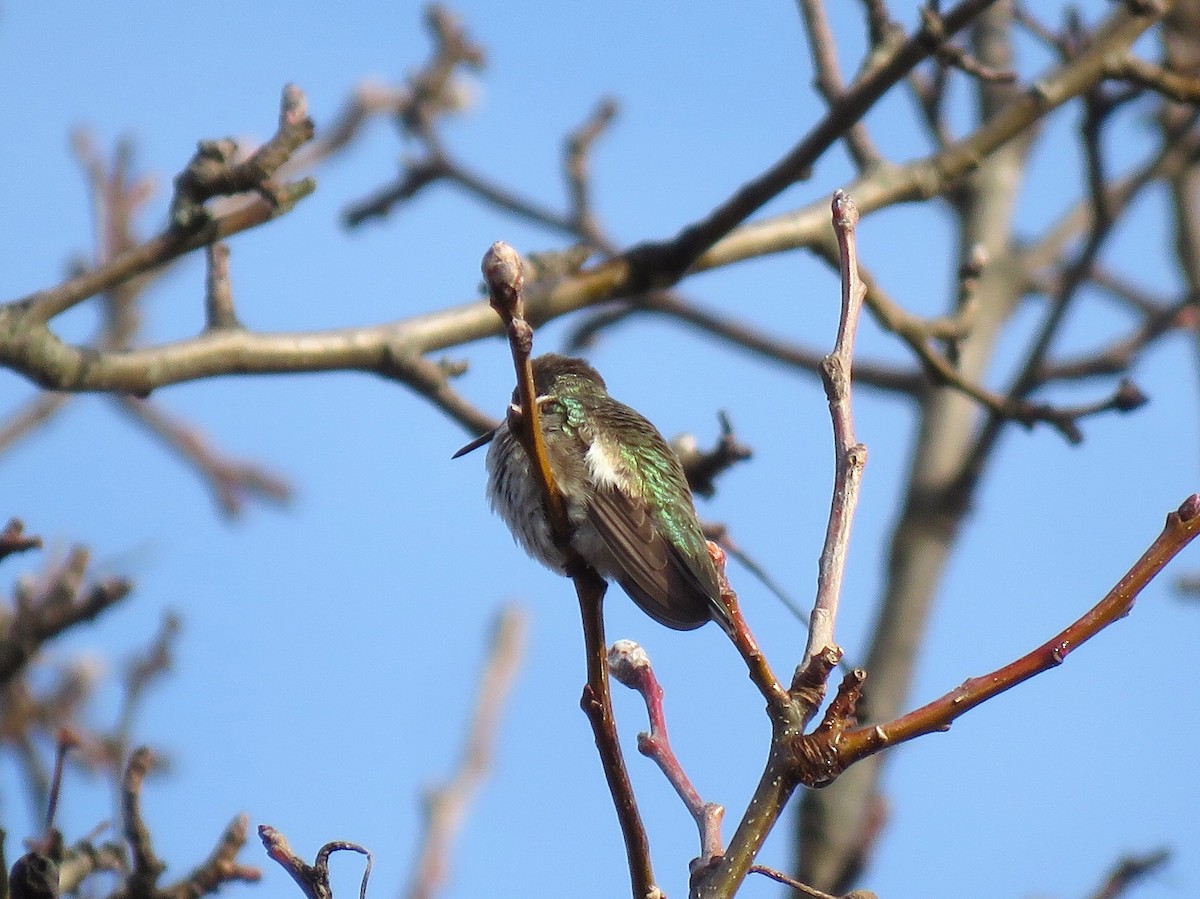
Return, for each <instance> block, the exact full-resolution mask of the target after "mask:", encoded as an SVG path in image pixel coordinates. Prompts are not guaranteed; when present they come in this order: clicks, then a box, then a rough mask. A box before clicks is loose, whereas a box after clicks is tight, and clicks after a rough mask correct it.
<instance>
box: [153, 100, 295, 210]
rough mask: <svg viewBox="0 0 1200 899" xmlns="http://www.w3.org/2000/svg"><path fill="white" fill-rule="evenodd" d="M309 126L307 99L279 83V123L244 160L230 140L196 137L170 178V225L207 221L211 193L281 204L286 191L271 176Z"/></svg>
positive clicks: (281, 164) (285, 200) (276, 204)
mask: <svg viewBox="0 0 1200 899" xmlns="http://www.w3.org/2000/svg"><path fill="white" fill-rule="evenodd" d="M314 131H315V126H314V125H313V121H312V119H311V118H309V116H308V98H307V97H305V96H304V92H303V91H302V90H300V88H299V87H297V86H296V85H294V84H288V85H284V88H283V97H282V99H281V101H280V106H279V126H278V128H277V129H276V131H275V134H274V135H272V137H271V138H270V140H268V141H267V142H266V143H264V144H263V145H262V146H261V147H259V148H258V149H257V150H255V151H254V152H253V153H252V154H250V156H249V157H247V158H246V159H244V160H240V161H239V160H238V159H237V155H238V147H237V143H236V142H235V141H233V140H232V139H229V138H225V139H224V140H215V141H214V140H205V141H201V142H200V145H199V147H198V149H197V151H196V155H195V156H194V157H192V160H191V162H189V163H188V165H187V168H185V169H184V170H183V171H182V172H180V173H179V174H178V175H177V176H176V177H175V195H174V197H172V198H171V214H170V220H171V224H172V225H173V226H174V227H176V228H179V229H181V230H183V231H191V230H194V229H196V228H198V227H200V226H201V225H204V224H207V223H208V221H209V218H210V216H209V214H208V212H207V211H206V210H205V209H204V204H205V202H206V201H208V200H209V199H211V198H212V197H216V196H231V195H233V194H238V193H245V192H247V191H256V192H258V193H259V194H261V195H262V197H263V199H265V200H266V201H267V202H268V203H270V204H272V205H273V206H275V207H283V206H285V205H287V204H288V203H289V202H291V200H290V196H289V192H288V190H287V188H286V187H285V186H283V185H279V184H276V183H275V182H274V181H273V180H272V178H273V176H274V175H275V173H276V172H277V171H278V170H279V169H280V168H281V167H282V166H283V164H284V163H285V162H287V161H288V159H290V158H291V156H292V154H293V153H295V152H296V150H298V149H299V148H300V147H301V146H302V145H303V144H305V143H306V142H308V141H309V140H312V137H313V133H314Z"/></svg>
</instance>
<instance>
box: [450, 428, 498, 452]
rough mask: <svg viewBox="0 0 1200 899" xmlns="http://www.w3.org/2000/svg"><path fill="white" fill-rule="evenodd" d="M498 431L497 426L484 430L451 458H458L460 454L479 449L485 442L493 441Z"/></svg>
mask: <svg viewBox="0 0 1200 899" xmlns="http://www.w3.org/2000/svg"><path fill="white" fill-rule="evenodd" d="M496 431H497V429H496V428H492V429H491V430H490V431H484V432H483V433H482V434H480V435H479V436H478V437H476V438H475V439H474V440H472V441H471V442H470V443H468V444H467V445H466V446H464V447H463V448H462V449H460V450H459V451H458V452H457V453H455V454H454V455H453V456H451V457H450V458H451V459H457V458H458V457H459V456H465V455H466V454H467V453H469V452H473V451H474V450H477V449H479V448H480V447H481V446H483V445H484V444H487V443H491V442H492V439H493V438H494V437H495V436H496Z"/></svg>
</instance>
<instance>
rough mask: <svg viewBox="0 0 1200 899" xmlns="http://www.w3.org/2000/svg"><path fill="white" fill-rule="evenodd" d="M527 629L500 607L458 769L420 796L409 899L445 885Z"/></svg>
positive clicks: (514, 611) (518, 614)
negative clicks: (421, 816) (421, 821)
mask: <svg viewBox="0 0 1200 899" xmlns="http://www.w3.org/2000/svg"><path fill="white" fill-rule="evenodd" d="M527 629H528V627H527V624H526V620H525V615H524V613H523V612H522V611H521V610H520V609H518V608H517V607H516V606H506V607H505V608H504V609H502V610H501V612H500V614H499V615H498V616H497V618H496V621H495V623H494V625H493V633H492V639H491V647H490V649H489V650H488V657H487V662H486V664H485V666H484V668H483V672H482V673H481V675H480V678H479V685H478V687H477V691H476V696H475V709H474V711H473V713H472V715H471V720H470V724H469V729H468V732H467V735H466V739H465V740H464V742H463V749H462V753H461V756H460V760H459V765H458V769H457V770H456V771H455V772H454V774H453V775H452V776H451V777H450V778H449V779H448V780H447V781H446V782H445V783H443V784H442V785H441V786H439V787H438V788H437V789H435V790H431V791H430V792H429V793H428V794H427V795H426V797H425V827H424V832H423V835H422V840H421V848H420V850H419V851H418V853H417V858H418V861H417V864H416V865H415V867H414V870H413V875H412V880H411V882H410V884H409V887H408V890H407V895H408V897H409V899H429V897H431V896H433V895H434V894H435V893H436V892H437V891H438V889H439V888H440V887H441V886H442V884H443V883H444V882H445V880H446V877H447V872H448V869H449V865H450V862H449V859H450V847H451V844H452V842H453V840H454V837H455V834H456V832H457V831H458V828H459V827H460V826H461V824H462V821H463V818H464V816H465V815H466V812H467V808H468V806H469V805H470V803H471V800H472V799H473V797H474V795H475V794H476V792H478V790H479V787H480V784H481V783H482V781H483V779H484V777H486V776H487V773H488V769H489V768H490V767H491V763H492V753H493V752H494V749H495V743H496V738H497V733H498V731H499V725H500V716H501V715H502V713H503V711H504V704H505V701H506V700H507V699H508V694H509V693H510V692H511V689H512V685H513V682H514V680H515V679H516V674H517V669H518V667H519V666H520V664H521V657H522V656H523V655H524V645H525V632H526V630H527Z"/></svg>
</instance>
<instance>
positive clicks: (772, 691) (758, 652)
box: [708, 540, 790, 717]
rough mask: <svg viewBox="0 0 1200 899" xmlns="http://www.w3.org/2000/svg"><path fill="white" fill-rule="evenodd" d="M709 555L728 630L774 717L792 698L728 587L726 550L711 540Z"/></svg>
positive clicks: (752, 679) (781, 711)
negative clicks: (714, 570) (714, 569)
mask: <svg viewBox="0 0 1200 899" xmlns="http://www.w3.org/2000/svg"><path fill="white" fill-rule="evenodd" d="M708 555H709V557H710V558H711V559H712V561H713V566H714V567H715V568H716V569H717V584H718V586H719V587H720V589H721V604H722V605H723V606H724V607H725V611H726V612H727V613H728V616H729V624H730V629H729V631H727V633H728V634H729V639H730V640H732V641H733V645H734V647H735V648H736V649H737V651H738V654H739V655H740V656H741V657H742V661H743V662H745V663H746V670H747V672H748V673H749V675H750V680H751V681H752V682H753V683H754V686H756V687H758V691H759V692H760V693H761V694H762V696H763V699H765V700H766V701H767V709H768V711H769V712H770V714H771V716H772V717H777V716H779V715H781V714H783V710H784V709H785V708H786V707H787V706H788V705H789V703H790V697H789V696H788V693H787V690H785V689H784V688H783V685H782V684H781V683H780V682H779V678H778V677H776V676H775V672H774V671H772V670H771V664H770V662H768V661H767V657H766V656H765V655H763V651H762V648H761V647H760V646H759V645H758V640H757V639H755V637H754V634H753V633H752V632H751V630H750V627H749V626H748V625H747V624H746V619H745V618H744V617H743V616H742V607H741V604H740V603H739V602H738V597H737V593H735V592H734V590H733V588H732V587H731V586H729V578H728V577H727V576H726V574H725V550H723V549H721V547H720V546H718V545H717V544H716V543H713V542H712V541H711V540H710V541H709V543H708Z"/></svg>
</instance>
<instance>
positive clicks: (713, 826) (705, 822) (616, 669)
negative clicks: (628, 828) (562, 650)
mask: <svg viewBox="0 0 1200 899" xmlns="http://www.w3.org/2000/svg"><path fill="white" fill-rule="evenodd" d="M608 667H609V670H610V671H612V676H613V677H615V678H616V679H617V680H618V681H620V682H621V683H622V684H624V685H625V686H626V687H628V688H629V689H631V690H636V691H637V692H638V694H640V695H641V697H642V700H643V701H644V702H645V703H646V716H647V717H648V718H649V719H650V730H649V732H643V733H639V734H638V752H640V753H641V754H642V755H644V756H646V757H647V758H649V759H651V760H652V761H653V762H654V763H655V764H656V765H658V767H659V770H661V771H662V773H663V775H664V776H665V777H666V778H667V782H668V783H670V784H671V786H672V787H673V788H674V789H675V792H676V793H677V794H679V798H680V799H682V800H683V804H684V806H686V807H687V810H688V813H689V814H690V815H691V816H692V820H693V821H695V822H696V829H697V830H698V831H699V833H700V855H699V857H698V858H696V859H695V860H694V861H693V862H692V867H693V868H696V867H707V866H708V865H710V864H711V863H712V861H713V860H714V859H716V858H717V857H718V856H720V855H723V854H724V851H725V850H724V848H723V846H724V844H723V843H722V841H721V820H722V819H723V818H724V817H725V809H724V808H723V807H722V806H720V805H718V804H717V803H715V802H705V801H704V800H703V799H701V798H700V793H699V792H697V790H696V787H695V786H694V785H693V784H692V781H691V778H689V777H688V776H687V772H686V771H685V770H684V769H683V765H682V764H680V762H679V758H678V756H676V755H675V750H674V748H673V747H672V746H671V737H670V735H669V734H668V733H667V715H666V710H665V709H664V707H663V688H662V685H661V684H660V683H659V682H658V678H657V677H656V676H655V674H654V668H653V666H652V665H651V664H650V656H649V655H647V653H646V650H644V649H643V648H642V647H641V646H639V645H638V644H637V643H634V642H633V641H632V640H618V641H617V642H616V643H614V644H613V645H612V648H611V649H610V650H609V651H608Z"/></svg>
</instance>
